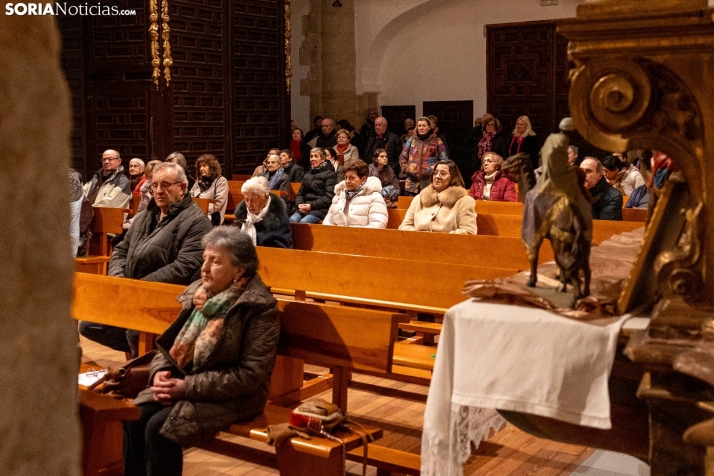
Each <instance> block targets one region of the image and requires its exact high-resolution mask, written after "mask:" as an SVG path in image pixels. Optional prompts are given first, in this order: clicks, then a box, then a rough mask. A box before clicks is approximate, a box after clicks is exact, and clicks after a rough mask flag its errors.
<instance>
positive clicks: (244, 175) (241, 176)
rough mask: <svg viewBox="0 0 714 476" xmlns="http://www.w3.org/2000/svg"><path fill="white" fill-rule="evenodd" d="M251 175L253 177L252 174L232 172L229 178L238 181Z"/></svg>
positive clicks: (242, 180)
mask: <svg viewBox="0 0 714 476" xmlns="http://www.w3.org/2000/svg"><path fill="white" fill-rule="evenodd" d="M252 177H253V175H252V174H233V175H231V180H235V181H238V182H245V181H246V180H248V179H249V178H252Z"/></svg>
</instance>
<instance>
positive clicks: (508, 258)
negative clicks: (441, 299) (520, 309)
mask: <svg viewBox="0 0 714 476" xmlns="http://www.w3.org/2000/svg"><path fill="white" fill-rule="evenodd" d="M290 227H291V229H292V232H293V245H294V247H295V249H296V250H305V251H322V252H328V253H341V254H350V255H361V256H375V257H379V258H391V259H402V260H421V261H431V262H436V263H441V264H442V265H451V264H455V265H464V264H468V265H472V266H483V267H490V268H510V269H516V270H519V271H523V270H528V269H530V263H529V262H528V258H527V256H526V249H525V246H524V245H523V241H522V240H521V239H520V236H519V237H501V236H481V235H456V234H451V233H421V232H413V231H400V230H375V229H371V228H353V227H342V226H324V225H307V224H302V223H291V224H290ZM551 260H553V251H552V249H551V248H550V247H549V246H544V247H543V248H542V249H541V252H540V254H539V256H538V261H539V263H545V262H546V261H551ZM442 274H445V273H442Z"/></svg>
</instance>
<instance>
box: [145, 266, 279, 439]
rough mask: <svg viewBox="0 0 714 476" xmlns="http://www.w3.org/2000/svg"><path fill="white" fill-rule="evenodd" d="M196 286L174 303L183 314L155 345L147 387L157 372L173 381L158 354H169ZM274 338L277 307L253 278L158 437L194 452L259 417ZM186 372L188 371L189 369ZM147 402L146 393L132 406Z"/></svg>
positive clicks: (167, 361)
mask: <svg viewBox="0 0 714 476" xmlns="http://www.w3.org/2000/svg"><path fill="white" fill-rule="evenodd" d="M200 285H201V282H200V281H197V282H195V283H193V284H192V285H191V286H189V288H188V289H187V290H186V292H184V293H183V294H182V295H181V296H180V297H179V299H180V300H181V301H182V303H184V310H183V311H181V313H180V314H179V316H178V318H177V319H176V321H174V323H173V324H171V327H169V328H168V329H167V330H166V332H164V333H163V334H162V335H161V337H159V339H158V340H157V347H158V348H159V349H162V351H161V352H159V353H158V354H157V355H156V357H154V360H153V361H152V362H151V377H150V380H149V382H153V379H154V375H155V374H156V372H159V371H161V370H172V371H173V372H174V377H179V375H180V372H179V371H178V370H176V367H175V365H174V364H173V361H172V360H171V359H170V358H169V357H168V356H167V355H166V354H164V353H163V351H166V352H168V351H169V350H170V349H171V347H172V346H173V343H174V340H175V339H176V336H177V335H178V333H179V332H180V331H181V329H182V328H183V325H184V324H185V323H186V320H188V318H189V317H190V315H191V312H192V311H193V303H192V300H193V294H194V293H195V292H196V289H198V287H199V286H200ZM279 337H280V317H279V314H278V308H277V302H276V301H275V299H274V298H273V296H272V295H271V294H270V292H269V291H268V288H267V287H266V286H265V284H263V282H262V281H261V279H260V276H258V275H257V274H256V275H255V276H254V277H253V278H251V279H250V281H248V284H247V286H246V288H245V290H244V291H243V294H241V296H240V297H239V298H238V301H236V303H235V304H234V305H233V307H231V308H230V309H229V310H228V313H227V315H226V318H225V320H224V324H223V335H222V336H220V337H219V341H218V343H217V345H216V348H215V349H214V351H213V353H212V354H211V355H209V356H208V357H207V358H206V360H205V362H204V364H203V365H202V366H201V367H200V368H199V369H197V371H195V372H188V374H187V375H186V376H185V383H186V396H185V399H184V400H179V401H178V402H176V403H174V404H173V406H172V408H171V414H170V416H169V418H167V419H166V422H165V423H164V425H163V426H162V427H161V434H162V435H163V436H165V437H166V438H168V439H169V440H171V441H173V442H175V443H177V444H179V445H181V446H184V447H188V446H195V445H198V444H200V443H201V442H203V441H206V440H209V439H211V438H213V437H214V436H215V435H216V433H217V432H218V431H221V430H225V429H226V428H228V427H229V426H230V425H231V424H233V423H235V422H237V421H240V420H247V419H249V418H253V417H255V416H257V415H259V414H260V413H262V412H263V409H264V408H265V403H266V402H267V401H268V393H269V390H270V376H271V374H272V372H273V367H274V365H275V355H276V354H277V349H278V339H279ZM188 367H189V368H190V369H191V370H193V369H192V367H193V363H191V364H190V365H189V366H188ZM150 401H153V397H152V394H151V391H150V390H149V389H146V390H144V391H142V392H141V393H140V394H139V396H138V397H137V398H136V400H134V403H136V404H141V403H147V402H150Z"/></svg>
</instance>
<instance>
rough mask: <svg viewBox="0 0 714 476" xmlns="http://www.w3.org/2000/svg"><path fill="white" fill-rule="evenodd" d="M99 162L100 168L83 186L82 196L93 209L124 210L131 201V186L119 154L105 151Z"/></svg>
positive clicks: (109, 150) (113, 151)
mask: <svg viewBox="0 0 714 476" xmlns="http://www.w3.org/2000/svg"><path fill="white" fill-rule="evenodd" d="M101 162H102V168H101V169H99V170H98V171H97V172H95V173H94V175H92V178H91V179H89V182H87V183H85V184H84V188H83V192H84V196H85V197H87V199H88V200H89V201H90V202H91V203H92V206H95V207H108V208H124V207H125V206H126V205H127V204H128V203H129V201H130V200H131V185H130V183H129V179H128V178H127V176H126V175H124V167H122V165H121V156H120V155H119V152H117V151H116V150H112V149H108V150H105V151H104V153H103V154H102V160H101Z"/></svg>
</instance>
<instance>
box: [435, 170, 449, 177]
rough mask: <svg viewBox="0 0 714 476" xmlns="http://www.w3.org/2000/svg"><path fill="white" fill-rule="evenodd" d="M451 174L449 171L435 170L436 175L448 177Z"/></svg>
mask: <svg viewBox="0 0 714 476" xmlns="http://www.w3.org/2000/svg"><path fill="white" fill-rule="evenodd" d="M450 176H451V174H450V173H449V172H444V171H443V170H442V171H441V172H434V177H440V178H446V177H450Z"/></svg>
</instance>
